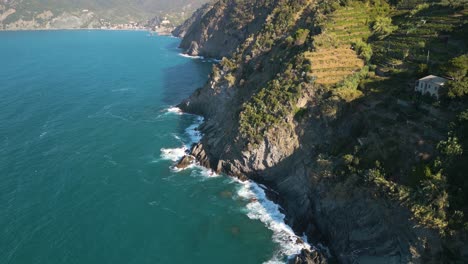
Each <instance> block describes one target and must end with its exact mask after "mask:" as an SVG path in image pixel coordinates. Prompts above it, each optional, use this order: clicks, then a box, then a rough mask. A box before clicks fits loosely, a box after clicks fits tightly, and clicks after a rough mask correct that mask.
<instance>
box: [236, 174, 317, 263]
mask: <svg viewBox="0 0 468 264" xmlns="http://www.w3.org/2000/svg"><path fill="white" fill-rule="evenodd" d="M240 184H241V187H240V188H239V190H238V193H237V194H238V196H239V197H241V198H242V199H245V200H248V201H249V203H248V204H247V206H246V207H247V216H248V217H249V218H250V219H256V220H260V221H261V222H263V223H264V224H265V226H266V227H268V228H269V229H270V230H272V231H273V241H275V242H276V243H278V244H279V245H280V248H279V250H278V251H277V252H275V254H274V256H273V257H272V259H271V260H269V261H268V262H266V263H269V264H272V263H284V261H283V259H284V257H285V256H286V257H288V258H289V257H292V256H294V255H296V254H299V253H300V252H301V250H302V249H308V250H312V247H311V246H310V245H309V244H308V243H307V237H305V236H304V238H300V237H298V236H297V235H296V234H294V231H293V230H292V228H291V227H290V226H288V225H287V224H286V223H285V222H284V219H285V216H284V214H282V213H281V212H280V206H279V205H278V204H275V203H274V202H272V201H270V200H268V198H267V197H266V194H265V191H264V190H263V189H262V188H261V187H260V185H258V184H256V183H254V182H252V181H245V182H240Z"/></svg>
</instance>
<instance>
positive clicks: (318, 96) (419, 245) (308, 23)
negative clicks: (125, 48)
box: [176, 0, 466, 263]
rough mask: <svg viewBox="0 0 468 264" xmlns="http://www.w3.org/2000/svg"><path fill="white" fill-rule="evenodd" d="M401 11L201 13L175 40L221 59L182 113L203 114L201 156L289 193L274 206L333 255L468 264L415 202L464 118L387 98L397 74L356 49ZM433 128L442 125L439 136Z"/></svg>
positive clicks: (240, 5)
mask: <svg viewBox="0 0 468 264" xmlns="http://www.w3.org/2000/svg"><path fill="white" fill-rule="evenodd" d="M390 10H391V7H390V6H389V5H388V4H387V3H385V2H371V3H369V2H368V3H365V4H363V3H362V2H356V3H354V4H352V3H348V4H347V5H341V6H340V5H339V4H338V2H336V3H334V2H333V1H308V0H289V1H286V0H276V1H273V0H271V1H269V0H263V1H241V0H224V1H218V2H216V3H214V4H211V5H206V6H204V7H203V8H202V9H200V10H199V11H198V12H196V14H195V15H194V17H192V18H191V19H190V20H189V21H187V23H186V24H184V25H183V26H182V27H180V28H179V29H178V30H177V32H176V33H177V34H178V35H179V36H182V37H183V39H182V42H181V47H182V48H184V49H186V50H187V53H188V54H190V55H202V56H209V57H217V58H221V57H224V58H223V59H222V61H221V62H220V64H219V65H215V66H214V67H213V72H212V74H211V77H210V79H209V81H208V82H207V84H206V85H205V86H204V87H202V88H200V89H198V90H197V91H196V92H195V93H194V94H193V95H192V96H191V97H190V98H188V99H187V100H186V101H184V102H183V103H181V104H180V107H181V108H182V109H183V110H184V111H187V112H191V113H195V114H200V115H203V116H205V117H206V122H205V123H204V124H203V125H202V126H201V128H200V129H201V131H202V132H203V134H204V137H203V139H202V140H201V142H200V143H198V144H197V145H195V146H194V147H193V148H192V153H191V154H192V155H193V156H194V157H195V158H197V159H198V160H199V162H200V163H201V164H202V165H204V166H206V167H209V168H212V169H214V170H216V171H218V172H223V173H227V174H229V175H232V176H236V177H239V178H241V179H245V178H250V179H253V180H255V181H258V182H260V183H263V184H265V185H266V186H268V187H269V188H271V189H272V190H274V192H272V193H278V195H277V196H276V197H273V198H274V199H276V200H277V201H278V202H279V203H280V204H281V205H282V207H283V208H284V209H285V212H286V215H287V221H288V224H290V225H291V226H292V227H293V228H294V230H295V231H296V232H297V233H298V234H302V233H306V234H307V235H308V236H309V238H310V239H311V241H312V242H314V243H323V244H325V245H326V246H328V247H329V248H330V249H331V251H332V258H331V259H332V260H338V261H339V262H340V263H440V262H450V261H452V260H453V259H457V258H458V259H461V258H463V257H464V258H466V243H464V242H463V241H465V240H463V237H462V236H461V235H460V233H456V232H452V233H450V235H448V234H447V233H444V231H442V229H441V226H443V227H444V228H445V227H446V226H445V225H443V224H440V223H441V221H445V220H446V218H443V217H446V216H445V215H444V216H443V217H442V216H440V218H437V217H439V216H437V217H434V219H432V218H430V219H428V218H427V217H426V218H424V217H422V216H421V213H420V211H421V210H423V209H424V208H426V207H425V206H426V204H424V203H422V202H419V200H415V199H416V198H414V199H413V197H418V196H417V195H413V190H414V192H416V190H419V189H418V188H419V187H418V186H417V184H419V182H417V183H416V184H414V185H412V184H413V183H412V178H410V176H408V175H412V171H414V168H415V167H417V166H419V165H420V163H421V162H422V160H423V159H424V160H430V159H434V157H435V156H436V155H437V151H436V146H435V145H436V142H438V141H440V140H442V139H443V138H444V135H445V134H446V133H447V130H448V127H447V126H443V125H440V124H441V123H443V122H447V120H451V118H453V117H452V116H451V115H450V114H448V113H445V114H443V113H440V111H439V110H434V111H435V112H437V113H435V112H434V113H433V114H429V115H428V116H421V115H417V116H416V115H413V114H412V113H413V112H412V111H413V110H412V107H413V106H412V103H409V102H408V101H404V100H401V99H400V98H399V97H398V96H395V90H393V91H384V92H377V88H376V87H385V88H387V87H388V86H390V87H395V82H393V80H394V79H392V78H390V79H383V78H380V77H378V76H374V75H373V74H372V73H370V72H369V65H370V64H369V63H368V58H367V59H366V56H365V54H364V52H362V51H361V48H360V46H359V45H364V44H357V43H366V42H368V43H371V42H372V41H373V39H378V38H377V35H375V36H371V28H372V26H371V23H374V22H372V21H373V20H378V19H379V17H380V16H383V15H387V14H389V12H390ZM353 17H354V18H355V19H354V20H353ZM374 34H377V33H374ZM365 45H367V44H365ZM365 45H364V47H367V46H365ZM463 51H464V52H466V50H463ZM365 65H366V66H365ZM413 78H414V77H413ZM397 80H398V82H397V83H396V86H397V87H399V88H398V89H399V91H400V93H410V92H411V90H408V89H407V88H406V87H407V85H406V82H412V81H413V79H411V77H405V78H403V79H397ZM358 84H359V87H358ZM418 107H420V106H418ZM434 120H435V121H434ZM427 122H432V123H435V124H434V125H431V127H432V129H431V131H430V132H428V131H427V130H425V129H424V125H423V124H427ZM432 123H431V124H432ZM428 177H429V176H428ZM437 179H439V178H437ZM421 182H423V181H421ZM421 184H422V183H421ZM408 186H409V187H408ZM407 193H408V194H407ZM442 196H443V195H442ZM442 196H434V198H432V197H431V198H427V201H426V202H428V201H429V202H430V203H432V200H431V199H434V201H435V200H437V199H439V200H440V199H442V198H440V197H442ZM428 197H429V196H428ZM439 200H437V201H439ZM431 206H432V205H431ZM445 208H446V207H444V205H441V207H440V208H439V209H441V210H442V209H445ZM418 210H419V211H418ZM430 210H432V209H430ZM423 212H424V215H425V216H427V214H426V211H423ZM442 218H443V219H442ZM441 219H442V220H441ZM439 220H440V221H439ZM447 252H450V253H447ZM454 252H456V253H454ZM452 253H453V254H452ZM449 254H452V255H451V256H449V257H448V255H449ZM297 261H298V262H297V263H301V261H302V262H304V261H309V262H312V260H311V258H310V256H309V257H307V256H302V257H298V258H297Z"/></svg>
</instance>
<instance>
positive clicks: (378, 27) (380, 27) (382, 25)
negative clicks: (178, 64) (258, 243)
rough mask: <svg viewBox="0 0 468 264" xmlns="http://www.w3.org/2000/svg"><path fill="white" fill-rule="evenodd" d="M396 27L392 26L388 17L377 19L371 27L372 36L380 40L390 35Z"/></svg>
mask: <svg viewBox="0 0 468 264" xmlns="http://www.w3.org/2000/svg"><path fill="white" fill-rule="evenodd" d="M397 28H398V27H397V26H395V25H393V24H392V18H390V17H381V16H379V17H377V18H376V19H375V21H374V23H373V25H372V31H373V33H374V35H375V36H376V37H377V38H378V39H379V40H382V39H384V38H385V37H386V36H388V35H390V34H391V33H392V32H393V31H395V30H396V29H397Z"/></svg>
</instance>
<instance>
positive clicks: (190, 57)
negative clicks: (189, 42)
mask: <svg viewBox="0 0 468 264" xmlns="http://www.w3.org/2000/svg"><path fill="white" fill-rule="evenodd" d="M179 56H182V57H185V58H189V59H202V60H203V59H204V57H203V56H190V55H188V54H184V53H179Z"/></svg>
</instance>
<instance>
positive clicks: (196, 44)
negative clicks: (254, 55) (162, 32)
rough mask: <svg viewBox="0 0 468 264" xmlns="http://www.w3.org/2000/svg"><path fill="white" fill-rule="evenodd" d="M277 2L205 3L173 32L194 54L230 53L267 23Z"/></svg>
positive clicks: (183, 46)
mask: <svg viewBox="0 0 468 264" xmlns="http://www.w3.org/2000/svg"><path fill="white" fill-rule="evenodd" d="M269 2H273V1H265V0H263V1H217V2H215V3H208V4H205V5H204V6H203V7H201V8H200V9H198V10H197V11H196V12H195V13H194V15H193V16H192V17H191V18H189V19H188V20H187V21H186V22H185V23H184V24H182V25H181V26H179V27H178V28H176V29H175V30H174V32H173V34H174V35H175V36H178V37H183V39H182V41H181V43H180V48H182V49H184V50H185V51H186V53H187V54H189V55H192V56H198V55H200V56H205V57H213V58H221V57H224V56H229V55H231V53H232V52H233V51H235V50H236V48H237V47H238V46H239V45H240V44H241V43H243V42H244V41H245V39H246V38H247V36H249V35H250V34H253V33H254V32H257V31H258V30H259V29H260V28H261V27H262V26H263V24H264V23H265V18H266V16H267V15H268V13H269V12H268V9H269V8H271V7H272V6H273V5H272V4H271V3H269Z"/></svg>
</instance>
